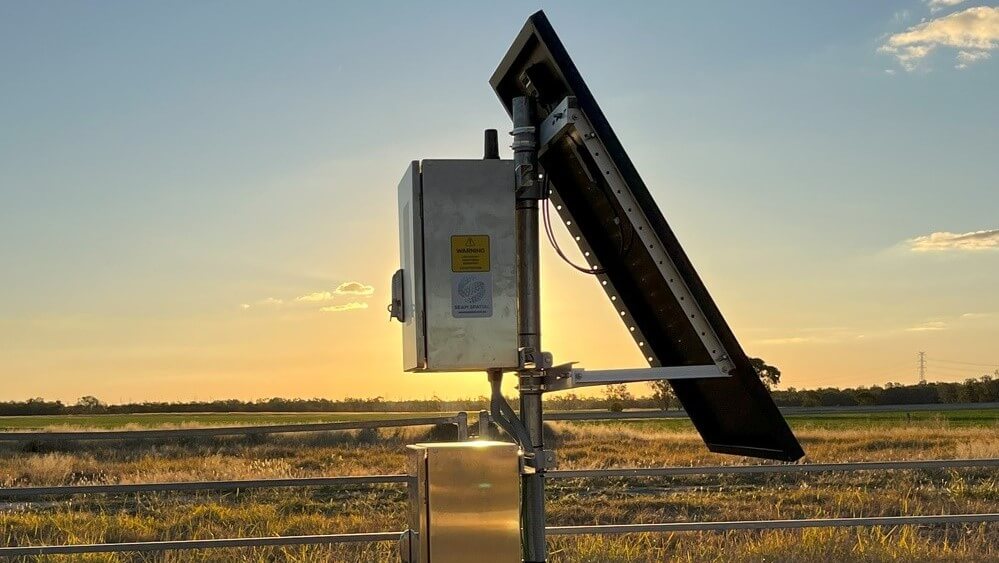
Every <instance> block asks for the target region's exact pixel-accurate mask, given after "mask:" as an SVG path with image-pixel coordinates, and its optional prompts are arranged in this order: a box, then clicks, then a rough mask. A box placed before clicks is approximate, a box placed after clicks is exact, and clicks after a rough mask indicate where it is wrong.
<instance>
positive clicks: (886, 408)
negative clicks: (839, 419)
mask: <svg viewBox="0 0 999 563" xmlns="http://www.w3.org/2000/svg"><path fill="white" fill-rule="evenodd" d="M990 409H999V403H943V404H921V405H857V406H844V407H780V412H781V414H784V415H809V414H875V413H885V412H900V413H904V412H907V413H914V412H933V411H946V412H954V411H968V410H990ZM655 418H688V416H687V413H686V412H684V411H683V410H682V409H678V410H669V411H664V410H658V409H646V410H631V411H622V412H610V411H550V412H546V413H545V420H546V421H562V420H642V419H655Z"/></svg>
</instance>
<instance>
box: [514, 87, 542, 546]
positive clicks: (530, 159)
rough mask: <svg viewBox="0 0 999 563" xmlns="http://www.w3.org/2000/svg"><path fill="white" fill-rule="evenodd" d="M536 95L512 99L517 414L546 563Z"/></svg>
mask: <svg viewBox="0 0 999 563" xmlns="http://www.w3.org/2000/svg"><path fill="white" fill-rule="evenodd" d="M533 105H534V101H533V100H531V99H530V98H527V97H525V96H520V97H517V98H514V99H513V146H512V148H513V159H514V176H515V186H516V190H517V208H516V223H517V225H516V228H517V288H518V314H517V319H518V332H519V341H520V351H521V366H520V370H518V372H517V375H518V376H519V383H520V418H521V420H522V421H523V423H524V426H525V427H526V428H527V432H528V434H529V437H530V443H529V444H521V446H522V447H523V449H524V453H525V454H526V455H527V456H528V463H529V466H532V467H533V469H534V471H533V472H529V473H525V474H524V475H523V477H522V483H521V517H522V519H523V521H522V525H521V533H522V545H523V556H524V562H525V563H544V562H545V561H547V559H548V549H547V546H546V545H545V466H544V462H545V455H544V436H543V431H542V429H543V427H542V425H543V420H542V414H543V413H542V408H541V376H542V372H541V370H540V369H539V368H541V367H542V363H543V361H542V353H541V268H540V258H539V254H540V240H541V239H540V231H539V227H538V200H539V199H541V198H542V197H544V194H543V193H542V189H541V182H540V180H539V178H538V152H537V146H538V143H537V128H536V124H535V119H534V107H533Z"/></svg>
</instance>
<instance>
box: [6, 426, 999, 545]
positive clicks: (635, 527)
mask: <svg viewBox="0 0 999 563" xmlns="http://www.w3.org/2000/svg"><path fill="white" fill-rule="evenodd" d="M429 424H456V425H457V426H458V428H459V435H460V436H461V439H466V438H467V435H468V434H467V415H466V413H459V415H457V416H454V417H431V418H410V419H397V420H382V421H358V422H345V423H324V424H297V425H281V426H276V427H232V428H210V429H191V430H187V429H185V430H152V431H133V432H100V433H76V432H70V433H55V432H53V433H43V434H51V435H60V434H61V435H62V437H60V438H57V439H63V440H68V439H78V438H76V437H75V435H77V434H102V435H104V436H102V437H101V438H89V439H120V438H121V436H120V435H121V434H125V435H128V436H127V437H131V435H132V434H136V433H143V434H144V435H145V437H149V436H150V434H152V435H153V436H155V437H163V436H165V435H173V436H176V435H178V434H184V435H188V436H190V435H192V434H191V432H192V430H193V431H195V432H198V431H203V430H209V431H213V433H211V434H193V435H196V436H197V435H201V436H203V435H210V436H220V435H238V434H244V433H254V431H256V429H263V430H264V431H263V432H261V433H272V432H288V431H290V432H316V431H326V430H350V429H359V428H360V429H363V428H382V427H398V426H419V425H429ZM317 427H318V428H317ZM275 428H277V430H274V429H275ZM289 428H290V429H291V430H289ZM302 428H307V429H302ZM462 428H464V430H462ZM247 429H252V431H251V432H246V431H247ZM487 430H488V418H484V417H483V418H480V434H483V431H487ZM219 431H221V432H219ZM11 434H17V435H19V436H24V435H25V434H27V433H6V434H0V437H8V436H10V435H11ZM109 434H111V435H114V436H110V437H109V436H107V435H109ZM30 435H31V436H33V437H32V438H29V439H35V438H34V436H37V435H38V433H32V434H30ZM67 435H73V436H74V437H72V438H69V437H66V436H67ZM84 439H88V438H84ZM997 467H999V459H951V460H914V461H876V462H859V463H816V464H785V465H778V464H773V465H728V466H725V465H723V466H704V467H659V468H609V469H573V470H556V471H550V472H548V473H547V476H548V478H550V479H599V478H621V477H650V478H654V477H671V476H680V475H737V474H764V473H769V474H795V473H813V472H816V473H817V472H834V471H841V472H853V471H901V470H906V471H912V470H944V469H946V470H954V469H970V468H997ZM367 484H388V485H404V486H412V478H411V477H409V476H408V475H402V474H392V475H358V476H332V477H308V478H288V479H257V480H241V481H198V482H170V483H140V484H122V485H70V486H56V487H14V488H0V499H22V500H23V499H37V498H40V497H48V496H66V495H81V494H84V495H85V494H130V493H148V492H177V491H233V490H247V489H263V488H281V487H343V486H351V485H367ZM986 522H999V513H988V514H940V515H918V516H877V517H862V518H820V519H800V520H757V521H730V522H663V523H650V524H604V525H593V526H550V527H548V528H547V533H548V534H549V535H553V536H556V535H589V534H630V533H653V532H654V533H661V532H683V531H728V530H770V529H800V528H814V527H855V526H899V525H945V524H962V523H965V524H966V523H986ZM404 534H405V532H403V531H380V532H363V533H344V534H322V535H306V536H275V537H255V538H219V539H199V540H172V541H151V542H125V543H109V544H107V543H106V544H80V545H50V546H46V545H41V546H10V547H0V558H3V557H14V556H37V555H72V554H83V553H118V552H140V551H143V552H148V551H167V550H191V549H210V548H234V547H270V546H290V545H320V544H340V543H361V542H385V541H397V540H399V539H400V538H402V537H403V535H404Z"/></svg>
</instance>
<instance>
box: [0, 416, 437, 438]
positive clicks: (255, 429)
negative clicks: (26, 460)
mask: <svg viewBox="0 0 999 563" xmlns="http://www.w3.org/2000/svg"><path fill="white" fill-rule="evenodd" d="M433 424H456V422H455V417H451V416H446V417H445V416H435V417H421V418H399V419H393V420H348V421H344V422H319V423H307V424H269V425H265V426H219V427H214V428H180V429H170V430H121V431H119V430H112V431H97V432H88V431H83V432H0V442H53V441H61V440H74V441H76V440H133V439H150V438H182V437H184V438H193V437H214V436H243V435H246V434H290V433H294V432H328V431H334V430H362V429H366V428H399V427H403V426H430V425H433Z"/></svg>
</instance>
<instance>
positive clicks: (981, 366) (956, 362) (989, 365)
mask: <svg viewBox="0 0 999 563" xmlns="http://www.w3.org/2000/svg"><path fill="white" fill-rule="evenodd" d="M926 359H927V360H930V361H933V362H943V363H945V364H961V365H965V366H975V367H980V368H993V369H994V368H997V367H999V363H997V364H978V363H975V362H962V361H958V360H941V359H939V358H926Z"/></svg>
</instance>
